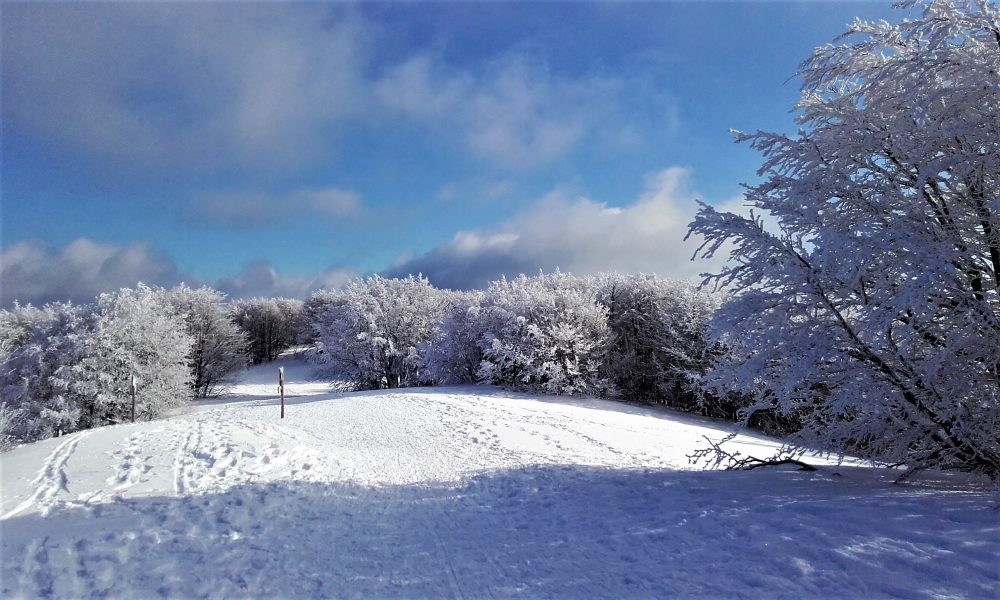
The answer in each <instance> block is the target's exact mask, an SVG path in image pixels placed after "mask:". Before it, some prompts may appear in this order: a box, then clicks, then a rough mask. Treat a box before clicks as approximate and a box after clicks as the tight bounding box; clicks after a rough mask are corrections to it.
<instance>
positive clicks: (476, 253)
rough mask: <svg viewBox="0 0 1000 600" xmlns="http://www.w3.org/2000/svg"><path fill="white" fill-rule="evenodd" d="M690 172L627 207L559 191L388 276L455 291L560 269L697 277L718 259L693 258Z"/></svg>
mask: <svg viewBox="0 0 1000 600" xmlns="http://www.w3.org/2000/svg"><path fill="white" fill-rule="evenodd" d="M689 175H690V174H689V172H688V170H686V169H683V168H679V167H672V168H669V169H665V170H663V171H660V172H658V173H655V174H652V175H650V176H648V177H647V180H646V187H645V191H644V192H643V193H642V194H641V196H640V197H639V198H638V199H636V200H635V201H634V202H631V203H629V204H626V205H624V206H620V207H618V206H610V205H608V204H606V203H603V202H598V201H596V200H593V199H590V198H586V197H582V196H574V195H572V194H570V193H569V192H567V191H564V190H556V191H554V192H552V193H550V194H548V195H546V196H545V197H543V198H541V199H540V200H539V201H538V202H536V203H535V204H534V205H533V206H532V207H530V208H529V209H527V210H525V211H523V212H522V213H520V214H518V215H516V216H515V217H513V218H512V219H510V220H508V221H506V222H504V223H502V224H500V225H498V226H497V227H494V228H491V229H485V230H473V231H460V232H458V233H456V234H455V236H454V237H453V238H452V239H451V241H449V242H447V243H445V244H442V245H440V246H438V247H436V248H433V249H431V250H430V251H429V252H427V253H426V254H424V255H422V256H419V257H417V258H414V259H411V260H408V261H405V262H403V263H402V264H399V265H395V266H394V267H392V268H390V269H389V270H388V271H387V274H388V275H390V276H403V275H406V274H409V273H423V274H424V275H425V276H427V277H428V278H429V279H430V280H431V281H432V282H433V283H434V284H435V285H438V286H440V287H447V288H453V289H470V288H478V287H483V286H484V285H486V284H487V283H488V282H489V281H491V280H493V279H496V278H498V277H500V276H501V275H505V276H508V277H510V276H515V275H517V274H519V273H527V274H533V273H534V272H537V271H538V270H539V269H542V270H546V271H551V270H554V269H556V268H559V269H561V270H563V271H569V272H572V273H576V274H588V273H596V272H601V271H620V272H628V273H636V272H645V273H657V274H659V275H663V276H669V277H677V278H688V277H695V276H697V275H698V274H699V273H701V272H704V271H706V270H710V269H713V268H716V267H717V266H718V263H717V262H714V263H711V264H709V263H708V262H706V261H691V260H690V259H691V256H692V255H693V253H694V251H695V249H696V248H697V246H698V242H697V241H695V240H689V241H686V242H685V241H684V236H685V235H686V233H687V227H688V223H690V222H691V220H692V219H693V218H694V215H695V212H696V210H697V205H696V203H695V195H694V194H693V193H692V192H691V191H690V190H689V189H688V179H689Z"/></svg>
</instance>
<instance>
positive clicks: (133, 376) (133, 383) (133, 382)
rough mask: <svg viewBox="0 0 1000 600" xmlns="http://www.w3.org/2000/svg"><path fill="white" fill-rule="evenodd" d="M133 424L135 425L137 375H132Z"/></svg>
mask: <svg viewBox="0 0 1000 600" xmlns="http://www.w3.org/2000/svg"><path fill="white" fill-rule="evenodd" d="M132 422H133V423H135V373H132Z"/></svg>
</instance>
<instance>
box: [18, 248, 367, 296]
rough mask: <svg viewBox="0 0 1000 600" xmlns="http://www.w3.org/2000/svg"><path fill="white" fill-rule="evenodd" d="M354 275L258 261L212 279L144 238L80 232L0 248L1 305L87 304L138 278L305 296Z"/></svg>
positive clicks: (235, 291) (235, 292)
mask: <svg viewBox="0 0 1000 600" xmlns="http://www.w3.org/2000/svg"><path fill="white" fill-rule="evenodd" d="M356 275H357V274H356V272H354V271H352V270H351V269H348V268H343V267H337V266H333V267H330V268H328V269H326V270H324V271H322V272H320V273H319V274H317V275H312V276H300V275H288V274H282V273H280V272H279V271H278V270H277V269H276V268H275V267H274V266H273V265H271V264H270V263H268V262H267V261H256V262H252V263H250V264H248V265H246V266H245V267H244V268H243V270H242V271H240V273H238V274H237V275H234V276H232V277H223V278H221V279H219V280H217V281H214V282H212V281H205V280H202V279H199V278H197V277H193V276H191V275H188V274H183V273H181V272H180V271H179V270H178V268H177V265H176V264H175V263H174V261H173V260H172V259H171V258H170V257H169V256H168V255H167V254H166V253H165V252H163V251H162V250H159V249H157V248H156V247H154V246H153V245H152V244H150V243H148V242H139V243H133V244H126V245H115V244H102V243H98V242H95V241H93V240H90V239H87V238H80V239H77V240H75V241H73V242H71V243H69V244H67V245H66V246H64V247H62V248H56V247H53V246H50V245H47V244H44V243H42V242H39V241H28V242H20V243H17V244H14V245H12V246H10V247H8V248H6V249H4V250H3V252H2V253H0V307H9V306H11V305H13V303H14V301H18V302H20V303H21V304H29V303H30V304H34V305H36V306H40V305H43V304H45V303H47V302H54V301H66V300H69V301H72V302H74V303H77V304H86V303H89V302H92V301H93V300H94V298H95V297H97V296H98V295H99V294H101V293H104V292H113V291H116V290H119V289H121V288H125V287H134V286H135V285H136V284H137V283H138V282H140V281H141V282H143V283H145V284H147V285H154V286H162V287H168V288H169V287H173V286H175V285H177V284H179V283H181V282H186V283H187V284H188V285H193V286H199V285H203V284H208V285H211V286H212V287H214V288H216V289H218V290H220V291H222V292H225V293H226V294H227V295H228V296H229V297H231V298H248V297H253V296H266V297H278V296H284V297H288V298H305V297H307V296H308V295H309V294H311V293H312V292H314V291H316V290H318V289H323V288H338V287H341V286H343V285H344V284H345V283H347V282H348V281H350V280H351V279H352V278H354V277H355V276H356Z"/></svg>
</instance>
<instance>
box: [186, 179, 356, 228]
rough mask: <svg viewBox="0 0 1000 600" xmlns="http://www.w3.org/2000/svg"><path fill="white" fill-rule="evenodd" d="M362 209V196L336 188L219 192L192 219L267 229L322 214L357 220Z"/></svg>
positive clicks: (197, 208)
mask: <svg viewBox="0 0 1000 600" xmlns="http://www.w3.org/2000/svg"><path fill="white" fill-rule="evenodd" d="M361 210H362V202H361V196H360V195H359V194H357V193H356V192H353V191H350V190H342V189H340V188H335V187H327V188H303V189H298V190H293V191H291V192H288V193H286V194H265V193H261V192H233V191H228V192H219V193H214V194H208V195H206V196H204V197H202V198H200V199H199V200H198V201H197V202H195V203H194V204H193V206H192V210H191V213H192V216H193V217H194V218H198V219H204V220H208V221H211V222H213V223H220V224H225V225H231V226H234V227H243V228H252V227H267V226H270V225H274V224H277V223H286V222H288V221H293V220H296V219H301V218H308V217H310V216H313V215H319V216H321V217H326V218H330V219H343V218H350V217H355V216H357V215H358V214H360V212H361Z"/></svg>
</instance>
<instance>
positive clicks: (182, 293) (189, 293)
mask: <svg viewBox="0 0 1000 600" xmlns="http://www.w3.org/2000/svg"><path fill="white" fill-rule="evenodd" d="M168 298H169V301H170V304H171V305H173V307H174V308H175V309H176V310H177V312H178V314H179V315H180V316H181V317H182V318H183V319H184V323H185V325H186V328H187V332H188V334H189V335H190V336H191V337H192V338H193V339H194V345H193V346H192V348H191V356H190V357H189V358H188V363H189V365H190V370H191V377H192V385H193V386H194V391H195V396H197V397H199V398H207V397H208V396H212V395H216V394H218V393H219V392H220V391H222V390H223V389H224V388H225V387H226V385H228V384H230V383H232V382H233V378H234V376H235V375H236V373H238V372H240V371H241V370H242V369H243V368H244V367H246V364H247V356H246V345H247V340H246V337H245V336H244V334H243V332H242V331H241V330H240V328H239V327H237V326H236V324H235V323H233V322H232V320H230V318H229V309H228V308H227V307H226V306H224V305H223V300H224V299H225V296H224V295H223V294H222V293H221V292H218V291H216V290H213V289H211V288H208V287H202V288H198V289H192V288H190V287H188V286H186V285H183V284H182V285H180V286H178V287H176V288H174V289H172V290H170V293H169V296H168Z"/></svg>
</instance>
